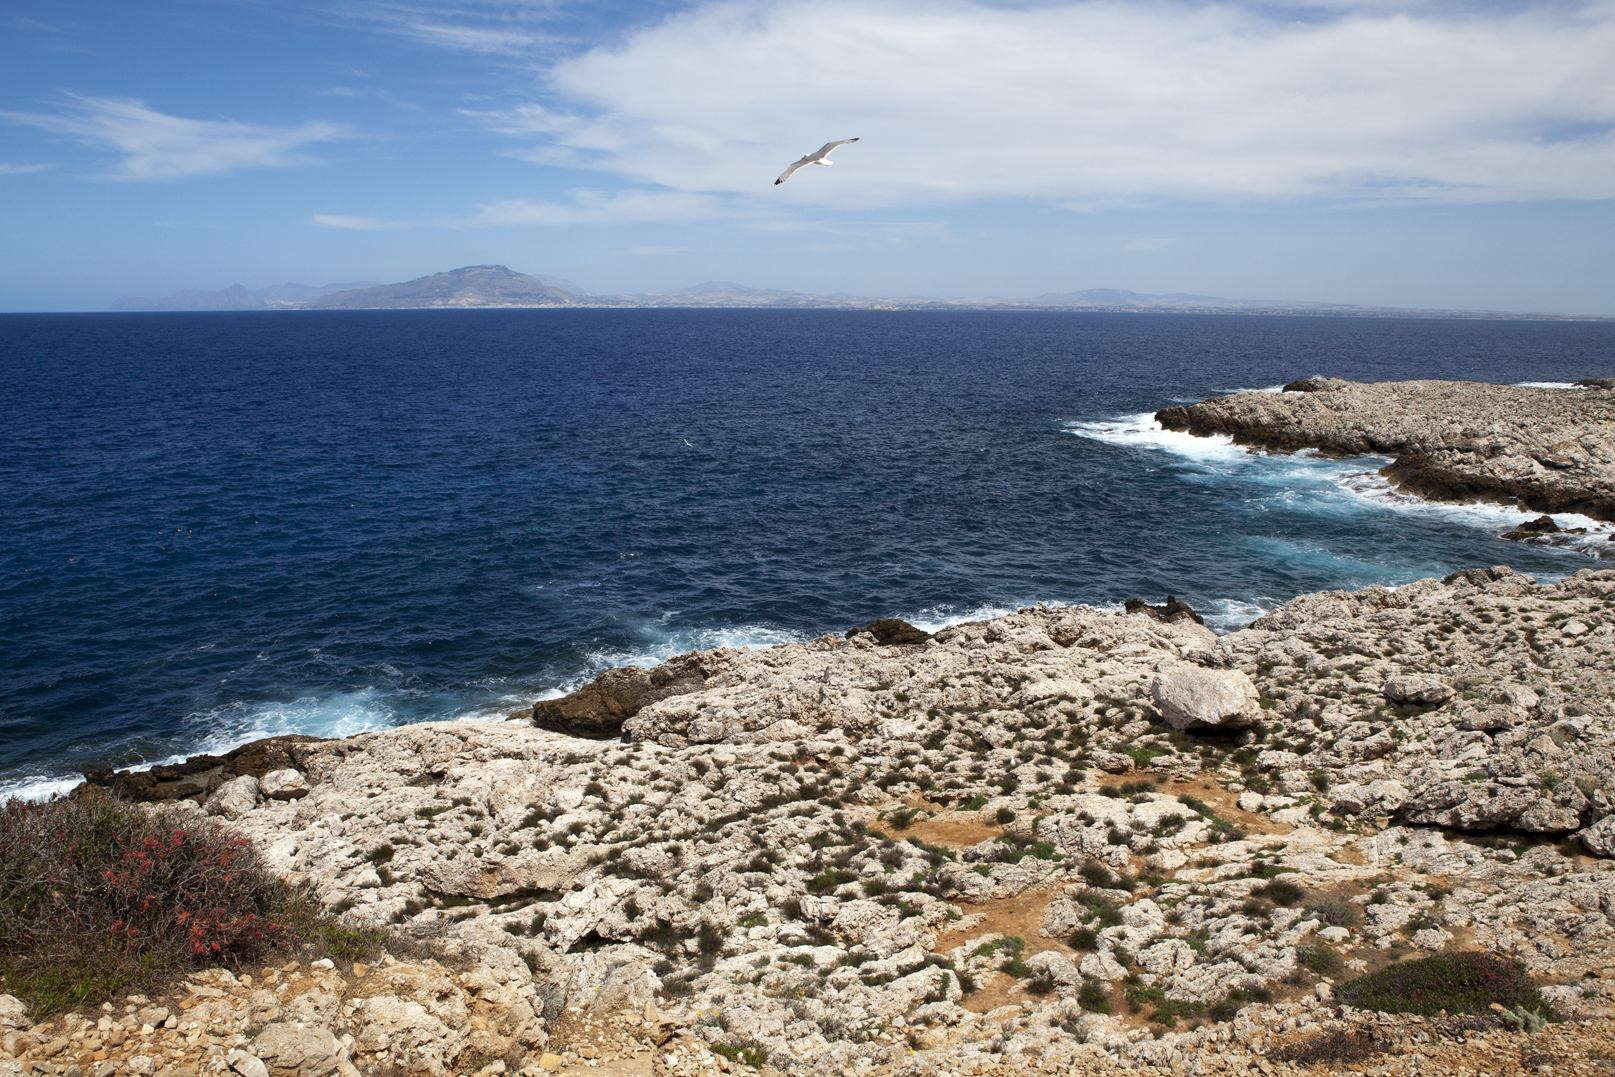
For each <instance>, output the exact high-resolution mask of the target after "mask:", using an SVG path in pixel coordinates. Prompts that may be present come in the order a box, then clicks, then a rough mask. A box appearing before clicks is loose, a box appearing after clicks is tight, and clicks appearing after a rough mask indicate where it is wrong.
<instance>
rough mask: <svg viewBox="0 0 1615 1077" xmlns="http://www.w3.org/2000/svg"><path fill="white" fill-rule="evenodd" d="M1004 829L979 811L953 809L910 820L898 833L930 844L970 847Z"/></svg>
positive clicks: (902, 836) (1001, 832) (1002, 831)
mask: <svg viewBox="0 0 1615 1077" xmlns="http://www.w3.org/2000/svg"><path fill="white" fill-rule="evenodd" d="M1003 833H1004V828H1003V827H998V826H988V825H987V824H985V823H983V822H982V821H981V813H980V812H956V811H950V812H945V813H944V814H942V815H938V816H935V817H933V818H930V819H925V820H921V821H918V822H914V823H911V824H910V825H909V827H908V829H907V830H902V831H898V832H896V835H895V836H896V837H899V838H919V839H920V840H921V841H923V842H925V843H926V844H927V845H941V846H945V847H946V848H949V849H968V848H969V847H970V846H972V845H978V844H980V843H981V842H984V841H987V840H989V839H991V838H996V837H998V836H1000V835H1001V834H1003Z"/></svg>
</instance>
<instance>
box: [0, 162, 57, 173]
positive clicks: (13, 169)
mask: <svg viewBox="0 0 1615 1077" xmlns="http://www.w3.org/2000/svg"><path fill="white" fill-rule="evenodd" d="M55 167H56V166H55V165H53V164H51V165H8V164H6V163H4V162H3V161H0V176H21V175H23V174H25V173H28V172H43V171H45V170H46V169H47V168H55Z"/></svg>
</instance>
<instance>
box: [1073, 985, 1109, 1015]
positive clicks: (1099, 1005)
mask: <svg viewBox="0 0 1615 1077" xmlns="http://www.w3.org/2000/svg"><path fill="white" fill-rule="evenodd" d="M1077 1005H1079V1006H1081V1007H1082V1008H1083V1009H1085V1010H1087V1011H1088V1012H1089V1013H1109V1012H1110V996H1109V995H1108V994H1106V993H1105V985H1104V983H1103V982H1102V981H1100V980H1095V979H1092V978H1089V979H1085V980H1083V981H1082V987H1081V988H1080V989H1079V990H1078V991H1077Z"/></svg>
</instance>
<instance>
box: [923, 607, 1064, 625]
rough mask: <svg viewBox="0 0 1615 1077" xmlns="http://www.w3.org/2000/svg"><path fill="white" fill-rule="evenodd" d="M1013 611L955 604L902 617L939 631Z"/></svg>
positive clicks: (930, 608)
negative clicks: (967, 607) (966, 607)
mask: <svg viewBox="0 0 1615 1077" xmlns="http://www.w3.org/2000/svg"><path fill="white" fill-rule="evenodd" d="M1049 604H1050V605H1056V604H1057V603H1049ZM1017 608H1018V607H1017ZM1014 612H1015V610H1013V609H1009V608H1007V607H1004V606H986V605H983V606H976V607H974V608H972V609H960V608H958V607H957V606H928V607H926V608H925V609H923V610H920V611H919V612H918V613H915V614H914V615H913V616H910V617H904V618H903V620H905V621H907V622H908V623H909V624H911V625H913V626H914V627H915V628H918V629H919V630H920V631H922V632H940V631H942V630H943V629H944V628H948V627H950V626H952V625H962V624H965V623H966V622H968V621H990V620H992V619H993V618H994V617H1004V616H1007V615H1008V614H1011V613H1014Z"/></svg>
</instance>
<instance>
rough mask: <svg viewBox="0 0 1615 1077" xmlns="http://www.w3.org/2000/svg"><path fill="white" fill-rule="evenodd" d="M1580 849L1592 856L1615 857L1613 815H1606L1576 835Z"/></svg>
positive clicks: (1614, 817) (1614, 818) (1614, 816)
mask: <svg viewBox="0 0 1615 1077" xmlns="http://www.w3.org/2000/svg"><path fill="white" fill-rule="evenodd" d="M1576 838H1577V839H1578V840H1579V841H1580V842H1581V846H1582V848H1584V849H1586V850H1587V851H1588V852H1589V853H1592V854H1593V855H1594V856H1601V857H1605V858H1610V857H1615V815H1606V816H1604V818H1602V819H1600V820H1599V821H1598V822H1596V823H1594V824H1593V825H1592V826H1590V827H1588V828H1587V829H1585V830H1583V831H1582V832H1581V833H1579V834H1577V835H1576Z"/></svg>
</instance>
